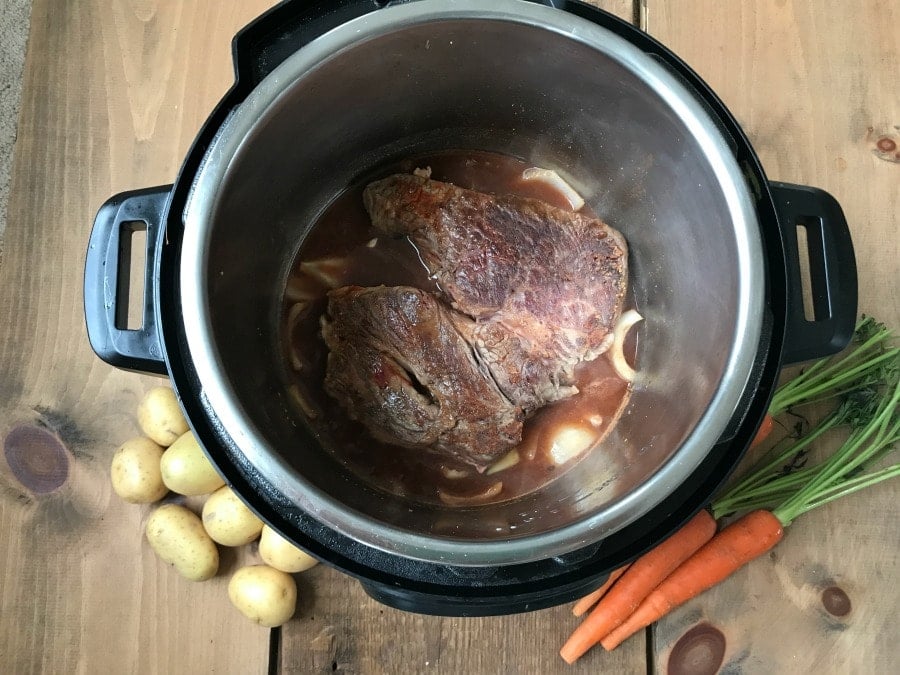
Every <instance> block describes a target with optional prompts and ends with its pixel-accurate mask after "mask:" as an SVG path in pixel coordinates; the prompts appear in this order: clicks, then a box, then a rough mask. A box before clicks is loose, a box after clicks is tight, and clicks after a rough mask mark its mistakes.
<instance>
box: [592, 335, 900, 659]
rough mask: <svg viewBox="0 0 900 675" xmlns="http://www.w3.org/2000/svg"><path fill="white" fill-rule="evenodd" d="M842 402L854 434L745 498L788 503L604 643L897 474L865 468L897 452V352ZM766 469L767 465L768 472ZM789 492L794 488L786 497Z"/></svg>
mask: <svg viewBox="0 0 900 675" xmlns="http://www.w3.org/2000/svg"><path fill="white" fill-rule="evenodd" d="M841 407H842V409H845V411H850V412H849V413H848V414H850V416H851V417H852V421H851V422H850V428H851V431H850V434H849V435H848V437H847V438H846V439H845V440H844V442H843V443H842V444H841V445H840V447H838V448H837V450H835V451H834V452H833V453H832V454H831V455H830V456H828V457H827V459H824V460H823V461H822V462H820V463H818V464H816V465H814V466H811V467H805V468H804V469H802V470H800V471H797V472H796V473H786V474H783V475H780V476H776V477H773V478H771V479H770V480H768V482H766V483H765V484H764V485H763V486H762V487H761V488H760V487H757V488H753V490H752V494H749V495H747V496H746V500H749V501H750V502H752V501H753V500H756V499H760V500H763V501H764V502H768V500H770V499H772V498H773V496H775V495H777V496H779V497H780V498H781V499H783V501H782V502H781V504H780V505H778V506H777V507H775V508H774V509H772V510H771V511H769V510H767V509H765V508H756V509H754V510H752V511H750V512H749V513H747V515H745V516H743V517H741V518H740V519H738V520H736V521H735V522H734V523H732V524H731V525H729V526H728V527H726V528H725V529H723V530H722V531H721V532H719V534H717V535H716V536H715V537H713V538H712V539H711V540H710V541H709V542H708V543H707V544H705V545H704V546H703V547H702V548H700V550H698V551H697V552H696V553H694V554H693V555H692V556H691V557H690V558H688V559H687V560H686V561H685V562H684V563H683V564H682V565H681V566H680V567H678V569H676V570H675V571H674V572H672V574H671V575H670V576H669V577H668V578H667V579H666V580H665V581H663V582H662V583H661V584H659V586H658V587H657V588H656V589H655V590H653V592H652V593H650V594H649V595H647V597H646V598H645V599H644V601H643V602H641V604H640V606H639V607H638V608H637V609H636V610H635V611H634V613H633V614H632V615H631V616H630V617H629V618H628V619H627V620H626V621H624V622H622V623H621V625H619V626H618V627H617V628H616V629H615V630H612V631H610V632H609V633H608V634H607V635H606V636H604V637H603V638H602V639H601V644H602V645H603V647H604V648H606V649H607V650H610V649H614V648H615V647H616V646H617V645H619V644H621V643H622V641H623V640H625V639H627V638H628V637H629V636H631V635H633V634H634V633H635V632H637V631H639V630H640V629H642V628H644V627H646V626H649V625H650V624H651V623H653V622H654V621H656V620H658V619H660V618H662V617H663V616H665V615H666V614H667V613H668V612H669V611H671V610H672V609H674V608H675V607H678V606H680V605H682V604H683V603H685V602H686V601H688V600H690V599H691V598H693V597H694V596H696V595H699V594H700V593H702V592H703V591H705V590H707V589H708V588H711V587H712V586H715V585H716V584H717V583H719V582H720V581H722V580H724V579H726V578H727V577H729V576H730V575H731V574H732V573H733V572H735V571H736V570H738V569H740V568H741V567H743V566H744V565H745V564H746V563H748V562H750V561H751V560H753V559H754V558H758V557H759V556H761V555H762V554H764V553H766V552H767V551H769V550H770V549H771V548H772V547H773V546H775V544H777V543H778V542H779V541H780V540H781V538H782V536H784V528H785V527H787V526H788V525H790V524H791V523H792V522H793V521H794V520H795V519H796V518H797V517H799V516H801V515H803V514H804V513H807V512H809V511H812V510H813V509H817V508H819V507H820V506H824V505H825V504H830V503H831V502H833V501H835V500H837V499H842V498H843V497H846V496H848V495H851V494H854V493H856V492H858V491H860V490H864V489H865V488H867V487H870V486H872V485H877V484H878V483H880V482H882V481H885V480H889V479H891V478H897V477H900V463H896V464H892V465H890V466H887V467H884V468H881V469H877V470H867V467H868V466H870V465H871V464H873V463H875V462H877V461H880V460H881V459H883V458H885V457H886V456H888V455H890V454H891V453H893V452H894V451H895V450H896V447H897V444H898V443H900V415H898V410H900V351H894V352H893V353H892V356H891V359H890V360H888V361H885V364H884V367H882V368H880V369H878V370H877V371H876V379H875V380H874V381H873V382H871V383H870V387H869V388H868V389H867V390H865V391H856V392H852V393H851V394H850V395H848V396H847V397H846V398H845V400H844V403H843V404H842V406H841ZM768 469H769V467H763V471H764V472H765V471H768ZM798 478H799V481H798ZM788 491H790V492H792V493H793V494H791V495H790V496H789V497H787V498H786V499H784V495H785V493H786V492H788ZM742 501H745V500H744V498H742ZM745 503H746V501H745ZM607 597H608V596H607ZM601 604H602V602H601Z"/></svg>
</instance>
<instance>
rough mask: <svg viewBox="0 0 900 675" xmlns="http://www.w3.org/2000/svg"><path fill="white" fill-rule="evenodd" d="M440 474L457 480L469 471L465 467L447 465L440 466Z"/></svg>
mask: <svg viewBox="0 0 900 675" xmlns="http://www.w3.org/2000/svg"><path fill="white" fill-rule="evenodd" d="M441 475H443V476H444V478H447V479H448V480H459V479H460V478H465V477H466V476H468V475H469V472H468V471H466V470H465V469H454V468H452V467H449V466H442V467H441Z"/></svg>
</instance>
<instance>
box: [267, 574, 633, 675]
mask: <svg viewBox="0 0 900 675" xmlns="http://www.w3.org/2000/svg"><path fill="white" fill-rule="evenodd" d="M299 584H300V595H301V601H300V609H299V611H298V618H297V619H295V620H294V621H291V622H289V623H288V624H286V625H285V626H283V627H282V629H281V660H280V664H279V672H281V673H285V674H292V675H313V674H315V673H322V674H325V673H333V672H338V673H365V674H366V675H379V674H384V675H393V674H394V673H426V672H427V673H434V674H436V675H442V674H444V673H446V674H447V675H457V674H458V673H472V674H476V673H484V674H486V675H487V674H491V675H502V674H514V673H515V674H518V673H522V674H523V675H524V674H530V673H557V672H559V673H562V672H566V673H573V674H576V673H596V672H600V670H601V668H602V669H603V671H604V672H613V673H622V674H623V675H624V674H627V673H635V674H637V673H640V674H643V673H645V672H646V665H645V653H644V641H643V638H639V639H635V640H632V641H630V642H629V644H628V645H623V647H622V649H621V650H616V652H615V653H612V654H605V653H603V651H602V650H594V651H593V652H591V653H589V654H588V655H586V656H585V657H584V658H582V659H581V660H579V661H578V662H577V663H576V664H575V665H574V666H567V665H566V664H565V663H564V662H563V661H562V659H560V657H559V653H558V652H559V648H560V647H561V646H562V644H563V642H564V641H565V639H566V637H568V635H569V633H571V632H572V630H574V629H575V626H576V625H577V624H578V620H577V619H576V618H575V617H573V616H572V614H571V611H570V607H569V606H564V607H555V608H552V609H546V610H542V611H538V612H531V613H528V614H517V615H513V616H505V617H503V616H501V617H485V618H466V619H462V618H448V617H435V616H423V615H420V614H410V613H407V612H401V611H399V610H395V609H391V608H389V607H385V606H383V605H380V604H378V603H377V602H375V601H374V600H372V599H371V598H369V597H368V596H367V595H366V594H365V593H364V592H363V590H362V587H361V586H360V585H359V584H358V583H357V582H356V581H355V580H353V579H351V578H350V577H347V576H346V575H343V574H340V573H339V572H336V571H335V570H331V569H327V568H325V567H324V566H322V565H320V566H318V567H315V568H313V569H312V570H310V571H309V572H307V573H305V574H303V575H300V580H299Z"/></svg>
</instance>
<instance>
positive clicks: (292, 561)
mask: <svg viewBox="0 0 900 675" xmlns="http://www.w3.org/2000/svg"><path fill="white" fill-rule="evenodd" d="M259 557H260V558H262V559H263V562H265V563H267V564H268V565H271V566H272V567H274V568H275V569H276V570H281V571H282V572H305V571H306V570H308V569H309V568H310V567H314V566H315V565H318V564H319V561H318V560H316V559H315V558H313V557H312V556H311V555H309V554H308V553H305V552H304V551H301V550H300V549H299V548H297V547H296V546H294V545H293V544H292V543H291V542H289V541H288V540H287V539H285V538H284V537H282V536H281V535H280V534H278V533H277V532H276V531H275V530H273V529H272V528H271V527H269V526H268V525H263V529H262V536H260V538H259Z"/></svg>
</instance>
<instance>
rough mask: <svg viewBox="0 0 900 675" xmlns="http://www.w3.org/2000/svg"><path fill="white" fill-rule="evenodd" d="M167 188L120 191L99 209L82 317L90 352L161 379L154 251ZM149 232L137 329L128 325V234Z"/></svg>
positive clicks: (87, 262)
mask: <svg viewBox="0 0 900 675" xmlns="http://www.w3.org/2000/svg"><path fill="white" fill-rule="evenodd" d="M171 191H172V186H171V185H163V186H160V187H153V188H146V189H143V190H134V191H132V192H122V193H120V194H117V195H115V196H114V197H111V198H110V199H109V200H107V202H106V203H105V204H104V205H103V206H101V207H100V210H99V211H98V212H97V217H96V218H95V219H94V229H93V230H92V231H91V239H90V243H89V244H88V251H87V259H86V260H85V265H84V318H85V321H86V323H87V332H88V338H89V339H90V341H91V347H92V348H93V350H94V352H95V353H96V354H97V356H99V357H100V358H101V359H103V360H104V361H106V362H107V363H109V364H111V365H113V366H116V367H117V368H122V369H123V370H134V371H138V372H143V373H155V374H157V375H165V374H166V373H167V370H166V362H165V358H164V354H163V350H162V347H161V344H160V340H159V330H158V328H157V324H156V311H155V309H154V304H153V303H154V299H153V298H154V295H155V291H154V289H155V287H156V279H155V273H154V269H155V261H156V248H157V245H158V241H159V235H160V232H161V228H163V227H164V223H165V222H166V221H165V215H166V208H167V205H168V201H169V195H170V193H171ZM142 229H146V230H147V251H146V253H147V255H146V265H145V269H144V303H143V311H142V314H141V316H142V319H143V320H142V322H141V327H140V328H137V329H134V330H129V329H127V328H126V327H125V326H126V318H127V314H126V312H127V297H128V283H129V276H130V273H129V272H130V261H131V234H132V233H133V232H135V231H138V230H142Z"/></svg>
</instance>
